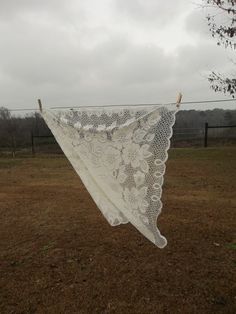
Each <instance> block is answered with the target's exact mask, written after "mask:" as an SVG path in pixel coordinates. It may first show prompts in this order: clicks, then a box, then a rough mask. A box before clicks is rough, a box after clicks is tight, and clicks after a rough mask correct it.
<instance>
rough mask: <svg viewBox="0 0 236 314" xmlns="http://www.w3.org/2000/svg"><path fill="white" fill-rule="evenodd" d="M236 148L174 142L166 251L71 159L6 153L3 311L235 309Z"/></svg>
mask: <svg viewBox="0 0 236 314" xmlns="http://www.w3.org/2000/svg"><path fill="white" fill-rule="evenodd" d="M235 190H236V149H235V148H224V149H220V148H217V149H213V148H212V149H173V150H171V151H170V159H169V161H168V163H167V172H166V177H165V184H164V193H163V203H164V207H163V212H162V215H161V216H160V217H159V219H158V226H159V228H160V230H161V232H162V234H163V235H165V236H166V237H167V239H168V246H167V247H166V248H165V249H163V250H160V249H158V248H156V247H155V246H154V245H152V243H150V242H149V241H148V240H146V239H145V238H144V237H143V236H142V235H141V234H140V233H139V232H138V231H137V230H136V229H135V228H134V227H133V226H132V225H130V224H127V225H122V226H118V227H110V226H109V224H108V223H107V222H106V220H105V219H104V218H103V217H102V215H101V213H100V211H99V210H98V209H97V208H96V205H95V204H94V202H93V201H92V199H91V198H90V196H89V194H88V193H87V191H86V190H85V188H84V187H83V185H82V183H81V181H80V179H79V177H78V176H77V175H76V174H75V173H74V171H73V169H72V167H71V166H70V164H69V163H68V161H67V160H66V159H65V158H63V157H55V156H41V157H36V158H22V159H21V158H19V159H7V158H5V159H4V158H1V159H0V313H1V314H5V313H6V314H9V313H69V314H71V313H102V314H103V313H124V314H127V313H142V314H154V313H191V314H192V313H198V314H199V313H236V195H235V194H236V193H235Z"/></svg>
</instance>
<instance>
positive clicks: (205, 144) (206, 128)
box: [204, 122, 208, 147]
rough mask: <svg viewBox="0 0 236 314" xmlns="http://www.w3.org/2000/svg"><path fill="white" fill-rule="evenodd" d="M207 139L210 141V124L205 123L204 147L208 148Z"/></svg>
mask: <svg viewBox="0 0 236 314" xmlns="http://www.w3.org/2000/svg"><path fill="white" fill-rule="evenodd" d="M207 139H208V122H206V123H205V138H204V147H207Z"/></svg>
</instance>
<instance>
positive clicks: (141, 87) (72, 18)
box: [0, 0, 228, 107]
mask: <svg viewBox="0 0 236 314" xmlns="http://www.w3.org/2000/svg"><path fill="white" fill-rule="evenodd" d="M19 3H20V4H19ZM186 3H187V0H182V1H176V5H175V6H173V5H172V6H170V4H167V3H164V2H163V1H150V2H148V4H146V3H145V2H143V1H142V2H141V1H134V0H131V1H126V2H125V1H116V0H113V1H108V0H103V1H101V2H100V3H99V4H98V3H97V2H95V0H88V1H87V2H86V4H85V2H83V1H75V0H70V1H68V2H66V1H56V0H49V1H46V0H43V1H41V2H39V1H26V0H23V1H17V0H15V1H13V0H9V1H0V12H1V13H0V16H1V15H4V18H3V19H1V21H0V37H1V41H0V90H1V95H0V102H1V105H6V106H9V107H18V106H22V107H23V106H24V107H27V106H28V107H32V105H34V102H35V100H36V99H37V98H38V97H41V98H42V99H43V100H44V102H45V103H46V104H48V105H49V106H51V105H73V104H77V105H78V104H104V103H105V104H108V103H116V104H118V103H144V102H159V101H161V102H169V101H173V100H174V99H175V96H176V93H177V92H178V91H179V90H182V91H183V93H184V95H185V100H193V99H194V98H195V99H201V98H218V97H222V96H221V95H219V96H217V95H215V94H214V93H213V92H212V91H211V90H210V89H209V85H208V82H207V80H206V78H205V77H204V74H205V73H206V70H212V69H214V67H215V65H216V64H217V65H219V64H220V65H221V66H220V70H228V62H227V58H226V54H225V51H224V49H222V48H219V47H217V46H216V44H215V42H214V40H212V39H211V37H210V36H209V37H208V36H207V34H206V33H205V26H204V27H203V26H202V23H205V21H204V16H202V20H201V16H200V15H199V13H196V12H195V11H194V10H193V13H190V14H189V15H188V14H186V16H187V17H186V20H185V22H184V23H183V25H185V29H183V31H187V32H188V34H190V35H191V37H192V38H193V39H194V42H193V43H192V44H191V43H188V44H187V43H185V42H183V43H182V44H181V45H180V46H179V48H178V49H177V50H175V51H173V53H169V54H167V53H166V52H165V50H164V47H161V46H160V45H158V38H153V42H151V41H150V43H148V44H147V42H145V41H143V42H142V40H139V41H137V40H136V38H134V37H133V36H132V34H133V33H132V32H133V29H132V32H131V31H130V30H129V26H127V24H125V23H127V17H128V19H129V18H130V19H132V20H134V21H135V23H137V25H138V27H139V28H142V26H143V25H145V27H146V32H147V34H148V33H149V30H150V31H152V32H153V31H154V30H155V29H156V24H155V23H157V24H159V25H160V24H163V25H164V24H165V23H167V24H168V23H170V22H171V18H172V16H173V15H175V16H176V18H178V17H179V14H183V10H184V4H186ZM160 4H162V5H160ZM93 5H94V6H93ZM99 5H103V6H102V7H101V8H100V6H99ZM115 8H116V10H115ZM99 10H100V11H99ZM103 19H104V21H103ZM117 21H119V22H120V27H119V25H117V24H116V23H115V22H117ZM122 21H123V22H124V23H122ZM150 21H152V23H153V22H154V24H153V25H152V23H150ZM137 29H138V28H137ZM203 33H204V36H203ZM137 35H138V31H137ZM173 36H174V34H173ZM170 40H171V38H170Z"/></svg>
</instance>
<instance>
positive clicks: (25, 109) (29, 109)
mask: <svg viewBox="0 0 236 314" xmlns="http://www.w3.org/2000/svg"><path fill="white" fill-rule="evenodd" d="M219 102H236V99H216V100H197V101H183V102H181V105H191V104H205V103H219ZM175 104H176V102H171V103H166V104H165V103H162V104H122V105H103V106H99V105H96V106H67V107H51V108H50V109H73V108H82V107H84V108H99V107H102V108H103V107H106V108H107V107H119V106H124V107H125V106H127V107H130V106H170V105H175ZM8 110H9V111H39V109H38V108H22V109H21V108H16V109H8Z"/></svg>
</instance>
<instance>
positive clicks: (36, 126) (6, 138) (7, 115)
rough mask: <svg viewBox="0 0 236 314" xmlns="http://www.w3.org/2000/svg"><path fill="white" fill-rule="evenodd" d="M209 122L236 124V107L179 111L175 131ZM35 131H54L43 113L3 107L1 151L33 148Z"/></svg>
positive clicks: (185, 130)
mask: <svg viewBox="0 0 236 314" xmlns="http://www.w3.org/2000/svg"><path fill="white" fill-rule="evenodd" d="M205 122H208V123H209V125H236V110H223V109H214V110H206V111H198V110H186V111H185V110H184V111H179V113H178V114H177V118H176V123H175V126H174V133H175V131H176V132H178V130H179V129H183V131H181V132H183V133H184V134H186V136H187V135H188V133H189V134H191V133H192V129H199V130H201V129H202V130H203V129H204V125H205ZM222 130H223V129H222ZM235 131H236V129H234V130H233V129H232V130H231V129H228V131H227V132H234V134H235ZM222 132H223V131H222ZM32 134H34V135H50V134H51V131H50V130H49V128H48V127H47V125H46V124H45V122H44V120H43V119H42V117H41V116H40V114H38V113H33V114H30V115H26V116H16V115H11V112H10V111H9V110H7V109H6V108H4V107H0V150H1V151H4V150H8V151H11V152H12V154H13V155H14V154H15V151H16V149H17V150H21V149H25V148H30V146H31V140H32V137H31V135H32ZM44 142H45V141H44ZM49 142H50V141H49ZM50 143H52V141H51V142H50Z"/></svg>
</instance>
